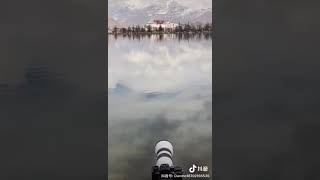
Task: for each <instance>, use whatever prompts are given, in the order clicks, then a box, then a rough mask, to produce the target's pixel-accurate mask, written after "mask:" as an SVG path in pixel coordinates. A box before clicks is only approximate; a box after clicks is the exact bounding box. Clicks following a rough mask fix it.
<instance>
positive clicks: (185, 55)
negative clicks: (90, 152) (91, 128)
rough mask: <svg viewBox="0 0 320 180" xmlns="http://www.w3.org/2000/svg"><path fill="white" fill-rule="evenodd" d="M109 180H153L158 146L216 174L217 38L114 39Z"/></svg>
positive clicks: (110, 54)
mask: <svg viewBox="0 0 320 180" xmlns="http://www.w3.org/2000/svg"><path fill="white" fill-rule="evenodd" d="M108 112H109V114H108V126H109V132H108V133H109V136H108V143H109V144H108V162H109V163H108V174H109V177H108V179H109V180H123V179H131V180H144V179H145V180H149V179H150V178H151V167H152V166H153V165H154V163H155V157H154V145H155V143H156V142H157V141H159V140H162V139H166V140H169V141H171V142H172V143H173V146H174V158H173V159H174V164H176V165H179V166H181V167H182V168H183V170H184V172H185V173H188V169H189V167H191V166H192V164H196V165H198V166H208V167H209V173H210V175H211V176H212V161H211V159H212V143H211V142H212V38H211V36H209V35H201V36H200V35H194V36H176V35H164V36H159V35H152V36H143V37H142V36H135V37H133V36H126V37H123V36H117V37H114V36H112V35H109V37H108Z"/></svg>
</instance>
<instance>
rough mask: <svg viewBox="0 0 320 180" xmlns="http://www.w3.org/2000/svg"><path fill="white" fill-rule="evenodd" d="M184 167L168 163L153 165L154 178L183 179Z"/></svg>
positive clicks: (164, 179) (157, 179)
mask: <svg viewBox="0 0 320 180" xmlns="http://www.w3.org/2000/svg"><path fill="white" fill-rule="evenodd" d="M182 173H183V172H182V168H180V167H178V166H176V167H174V166H169V165H168V164H162V165H161V166H160V167H159V166H153V168H152V180H182V177H181V176H179V177H177V175H182Z"/></svg>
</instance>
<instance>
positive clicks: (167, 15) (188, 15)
mask: <svg viewBox="0 0 320 180" xmlns="http://www.w3.org/2000/svg"><path fill="white" fill-rule="evenodd" d="M125 2H127V3H125ZM125 2H124V3H119V1H117V0H109V1H108V16H110V17H112V18H113V19H115V20H116V21H118V22H123V23H126V24H128V25H133V24H145V23H147V22H149V21H151V20H154V19H162V20H168V21H171V22H176V23H179V22H181V23H187V22H190V23H211V22H212V8H206V9H191V8H188V7H185V6H183V5H181V4H179V3H178V2H176V1H175V0H151V1H150V3H148V4H146V5H141V6H136V5H133V4H130V3H129V2H130V1H125Z"/></svg>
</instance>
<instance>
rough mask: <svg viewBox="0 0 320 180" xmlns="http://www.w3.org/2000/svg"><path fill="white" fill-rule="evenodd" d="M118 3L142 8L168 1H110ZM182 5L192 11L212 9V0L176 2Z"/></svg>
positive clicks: (182, 0) (183, 0) (178, 0)
mask: <svg viewBox="0 0 320 180" xmlns="http://www.w3.org/2000/svg"><path fill="white" fill-rule="evenodd" d="M108 1H113V2H117V3H121V4H124V3H128V4H130V5H132V6H135V7H142V6H146V5H148V4H150V3H151V2H153V1H167V0H108ZM175 1H176V2H178V3H180V4H181V5H184V6H187V7H189V8H192V9H200V8H208V7H212V0H175Z"/></svg>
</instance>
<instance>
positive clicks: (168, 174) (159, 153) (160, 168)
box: [152, 141, 183, 180]
mask: <svg viewBox="0 0 320 180" xmlns="http://www.w3.org/2000/svg"><path fill="white" fill-rule="evenodd" d="M155 154H156V157H157V160H156V165H155V166H153V167H152V180H182V177H181V175H182V174H183V171H182V168H181V167H179V166H174V165H173V162H172V156H173V146H172V144H171V143H170V142H169V141H159V142H158V143H157V144H156V146H155ZM179 175H180V176H179Z"/></svg>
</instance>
